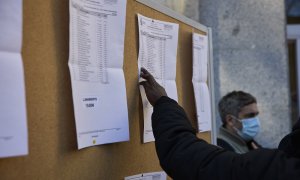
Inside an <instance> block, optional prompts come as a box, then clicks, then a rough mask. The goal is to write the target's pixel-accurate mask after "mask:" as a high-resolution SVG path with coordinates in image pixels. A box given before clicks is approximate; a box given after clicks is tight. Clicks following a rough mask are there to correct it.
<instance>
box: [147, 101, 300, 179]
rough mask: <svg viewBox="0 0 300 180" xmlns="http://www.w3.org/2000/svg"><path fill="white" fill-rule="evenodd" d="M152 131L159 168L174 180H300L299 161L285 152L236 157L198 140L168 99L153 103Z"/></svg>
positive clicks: (180, 110)
mask: <svg viewBox="0 0 300 180" xmlns="http://www.w3.org/2000/svg"><path fill="white" fill-rule="evenodd" d="M152 127H153V133H154V136H155V146H156V151H157V155H158V158H159V160H160V164H161V166H162V168H163V169H164V170H165V171H166V172H167V174H168V175H169V176H170V177H172V178H173V179H174V180H198V179H201V180H216V179H220V180H221V179H222V180H227V179H232V180H248V179H253V180H258V179H263V180H268V179H270V180H276V179H282V180H287V179H288V180H294V179H295V180H296V179H297V180H299V179H300V159H299V157H297V156H295V157H294V156H293V155H292V154H289V153H288V152H287V151H286V149H284V150H279V149H275V150H270V149H258V150H254V151H251V152H248V153H245V154H236V153H233V152H229V151H226V150H224V149H222V148H220V147H218V146H214V145H210V144H208V143H207V142H205V141H204V140H201V139H198V138H197V137H196V131H195V130H194V129H193V127H192V126H191V124H190V122H189V121H188V118H187V116H186V114H185V111H184V110H183V109H182V108H181V107H180V106H179V105H178V104H177V102H176V101H174V100H172V99H170V98H168V97H162V98H160V99H159V100H158V101H157V102H156V104H155V106H154V112H153V114H152ZM297 143H298V144H299V143H300V140H299V139H298V142H297ZM287 144H289V145H288V146H289V148H293V147H294V146H293V144H292V142H288V143H287ZM298 150H299V149H298ZM296 154H297V153H296Z"/></svg>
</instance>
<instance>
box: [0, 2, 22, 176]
mask: <svg viewBox="0 0 300 180" xmlns="http://www.w3.org/2000/svg"><path fill="white" fill-rule="evenodd" d="M22 9H23V6H22V0H14V1H5V0H0V85H1V87H0V99H1V101H0V158H2V157H11V156H21V155H27V154H28V132H27V118H26V100H25V83H24V70H23V62H22V56H21V47H22ZM0 176H1V175H0Z"/></svg>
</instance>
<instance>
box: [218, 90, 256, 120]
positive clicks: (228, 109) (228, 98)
mask: <svg viewBox="0 0 300 180" xmlns="http://www.w3.org/2000/svg"><path fill="white" fill-rule="evenodd" d="M252 103H257V101H256V98H255V97H254V96H252V95H251V94H249V93H246V92H243V91H232V92H230V93H228V94H226V95H225V96H223V98H222V99H221V100H220V102H219V105H218V107H219V114H220V116H221V120H222V122H223V124H226V115H229V114H230V115H233V116H235V117H238V114H239V112H240V111H241V109H242V108H243V107H245V106H247V105H249V104H252Z"/></svg>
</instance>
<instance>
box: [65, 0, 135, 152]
mask: <svg viewBox="0 0 300 180" xmlns="http://www.w3.org/2000/svg"><path fill="white" fill-rule="evenodd" d="M69 5H70V6H69V7H70V55H69V69H70V73H71V82H72V93H73V103H74V111H75V121H76V131H77V142H78V148H79V149H81V148H84V147H88V146H94V145H99V144H106V143H114V142H121V141H128V140H129V127H128V110H127V98H126V89H125V78H124V71H123V58H124V35H125V15H126V1H124V0H104V1H103V0H94V1H90V0H70V4H69Z"/></svg>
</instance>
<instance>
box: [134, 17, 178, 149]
mask: <svg viewBox="0 0 300 180" xmlns="http://www.w3.org/2000/svg"><path fill="white" fill-rule="evenodd" d="M138 24H139V58H138V64H139V70H140V68H141V67H144V68H146V69H147V70H148V71H149V72H150V73H151V74H152V75H153V76H154V78H155V80H156V81H157V82H158V83H159V84H160V85H161V86H163V87H164V88H165V90H166V92H167V94H168V96H169V97H170V98H172V99H174V100H177V88H176V82H175V78H176V57H177V44H178V28H179V25H178V24H174V23H170V22H164V21H159V20H155V19H151V18H147V17H145V16H142V15H140V14H138ZM140 81H142V79H140ZM140 92H141V96H142V101H143V109H144V143H147V142H151V141H154V136H153V132H152V125H151V115H152V112H153V108H152V106H151V104H150V103H149V102H148V100H147V97H146V94H145V90H144V88H143V87H142V86H140Z"/></svg>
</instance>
